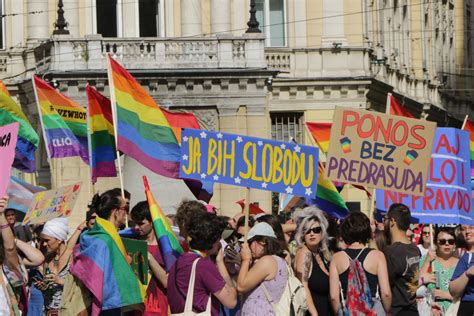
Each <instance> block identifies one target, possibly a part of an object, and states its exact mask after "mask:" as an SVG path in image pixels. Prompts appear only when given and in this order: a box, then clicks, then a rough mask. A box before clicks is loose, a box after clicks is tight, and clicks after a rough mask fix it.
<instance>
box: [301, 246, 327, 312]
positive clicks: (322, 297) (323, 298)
mask: <svg viewBox="0 0 474 316" xmlns="http://www.w3.org/2000/svg"><path fill="white" fill-rule="evenodd" d="M317 256H319V258H320V259H321V261H322V262H324V259H323V257H322V256H321V254H317ZM311 260H312V269H311V272H310V276H309V278H308V288H309V290H310V292H311V297H312V298H313V303H314V306H315V307H316V310H317V311H318V314H319V315H333V311H332V308H331V303H330V301H329V276H328V275H327V274H326V273H325V272H324V271H323V270H322V269H321V267H320V266H319V264H318V261H317V260H316V258H315V256H314V255H311ZM324 266H325V267H326V270H327V271H328V272H329V264H327V263H324ZM307 314H308V315H309V313H307Z"/></svg>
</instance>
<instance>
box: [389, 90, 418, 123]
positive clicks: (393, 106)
mask: <svg viewBox="0 0 474 316" xmlns="http://www.w3.org/2000/svg"><path fill="white" fill-rule="evenodd" d="M388 98H389V100H388V102H389V107H390V114H391V115H398V116H404V117H409V118H415V116H413V114H411V113H410V112H409V111H408V110H407V109H406V108H405V107H404V106H403V105H401V104H400V103H398V101H397V99H395V97H394V96H393V95H391V94H390V96H388Z"/></svg>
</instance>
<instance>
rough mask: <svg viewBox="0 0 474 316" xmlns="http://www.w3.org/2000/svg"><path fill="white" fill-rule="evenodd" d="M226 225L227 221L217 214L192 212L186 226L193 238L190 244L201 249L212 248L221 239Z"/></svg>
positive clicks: (189, 235)
mask: <svg viewBox="0 0 474 316" xmlns="http://www.w3.org/2000/svg"><path fill="white" fill-rule="evenodd" d="M201 205H202V204H201ZM226 226H227V223H226V222H224V221H223V220H222V219H221V218H219V217H217V215H215V214H211V213H207V212H205V213H203V214H199V213H193V214H191V216H190V218H189V222H188V226H187V227H186V231H187V235H188V237H190V238H191V240H190V241H189V245H190V246H191V248H193V249H196V250H200V251H206V250H210V249H211V248H212V246H213V245H214V244H215V243H216V241H218V240H220V239H221V235H222V232H223V231H224V228H225V227H226Z"/></svg>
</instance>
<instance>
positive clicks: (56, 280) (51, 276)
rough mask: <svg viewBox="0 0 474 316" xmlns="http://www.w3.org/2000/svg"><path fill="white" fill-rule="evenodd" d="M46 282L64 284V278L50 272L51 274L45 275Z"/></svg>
mask: <svg viewBox="0 0 474 316" xmlns="http://www.w3.org/2000/svg"><path fill="white" fill-rule="evenodd" d="M44 282H45V283H46V284H48V285H49V284H51V283H55V284H62V280H60V279H59V277H58V275H57V274H56V273H50V274H47V275H45V277H44Z"/></svg>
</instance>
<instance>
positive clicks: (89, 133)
mask: <svg viewBox="0 0 474 316" xmlns="http://www.w3.org/2000/svg"><path fill="white" fill-rule="evenodd" d="M88 89H90V86H89V83H88V84H87V85H86V91H87V90H88ZM86 105H87V115H86V122H87V148H88V150H89V171H90V176H91V182H92V192H94V181H92V179H93V174H92V173H93V169H92V138H91V120H90V108H89V107H90V104H89V94H88V93H87V98H86Z"/></svg>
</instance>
